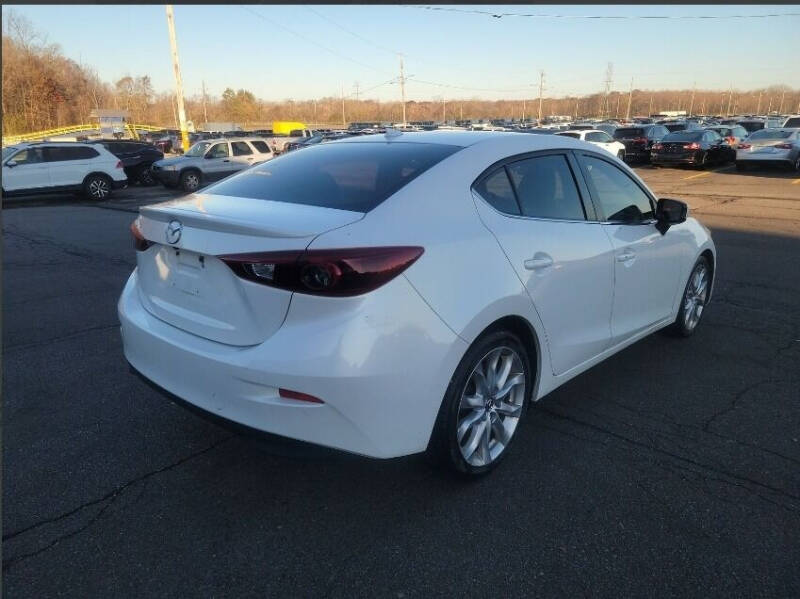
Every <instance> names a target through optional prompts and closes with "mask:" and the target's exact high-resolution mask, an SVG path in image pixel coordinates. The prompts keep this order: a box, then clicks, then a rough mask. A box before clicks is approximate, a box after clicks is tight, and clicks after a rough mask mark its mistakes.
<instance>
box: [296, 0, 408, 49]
mask: <svg viewBox="0 0 800 599" xmlns="http://www.w3.org/2000/svg"><path fill="white" fill-rule="evenodd" d="M305 8H306V10H310V11H311V12H313V13H314V14H315V15H317V16H318V17H319V18H320V19H324V20H326V21H328V23H330V24H331V25H333V26H334V27H338V28H339V29H341V30H342V31H344V32H345V33H349V34H350V35H352V36H353V37H355V38H357V39H360V40H361V41H362V42H365V43H367V44H369V45H370V46H374V47H375V48H378V50H383V51H384V52H388V53H389V54H394V55H397V51H396V50H392V49H390V48H387V47H386V46H381V45H380V44H378V43H375V42H373V41H372V40H370V39H367V38H365V37H364V36H363V35H361V34H359V33H356V32H355V31H350V30H349V29H348V28H347V27H345V26H344V25H340V24H339V23H337V22H336V21H334V20H333V19H331V18H330V17H327V16H325V15H323V14H322V13H321V12H319V11H317V10H314V9H313V8H311V7H310V6H306V7H305Z"/></svg>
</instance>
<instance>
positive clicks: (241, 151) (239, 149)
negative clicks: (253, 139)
mask: <svg viewBox="0 0 800 599" xmlns="http://www.w3.org/2000/svg"><path fill="white" fill-rule="evenodd" d="M231 148H233V155H234V156H249V155H250V154H252V153H253V150H251V149H250V146H248V145H247V143H245V142H243V141H232V142H231Z"/></svg>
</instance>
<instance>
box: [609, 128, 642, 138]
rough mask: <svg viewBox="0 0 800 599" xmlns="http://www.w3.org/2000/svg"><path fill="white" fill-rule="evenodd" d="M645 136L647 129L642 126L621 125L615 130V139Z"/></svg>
mask: <svg viewBox="0 0 800 599" xmlns="http://www.w3.org/2000/svg"><path fill="white" fill-rule="evenodd" d="M644 136H645V130H644V129H643V128H641V127H620V128H619V129H617V130H616V131H614V139H633V138H634V137H644Z"/></svg>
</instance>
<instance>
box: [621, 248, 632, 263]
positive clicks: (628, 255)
mask: <svg viewBox="0 0 800 599" xmlns="http://www.w3.org/2000/svg"><path fill="white" fill-rule="evenodd" d="M634 258H636V254H635V253H633V252H632V251H630V250H625V251H624V252H622V253H621V254H617V262H627V261H628V260H633V259H634Z"/></svg>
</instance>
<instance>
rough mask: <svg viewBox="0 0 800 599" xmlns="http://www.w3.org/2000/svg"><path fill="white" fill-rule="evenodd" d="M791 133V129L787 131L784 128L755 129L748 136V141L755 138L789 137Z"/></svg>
mask: <svg viewBox="0 0 800 599" xmlns="http://www.w3.org/2000/svg"><path fill="white" fill-rule="evenodd" d="M791 135H792V131H787V130H786V129H762V130H761V131H756V132H755V133H752V134H751V135H750V137H749V138H748V139H749V140H750V141H756V140H759V139H760V140H770V139H789V137H790V136H791Z"/></svg>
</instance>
